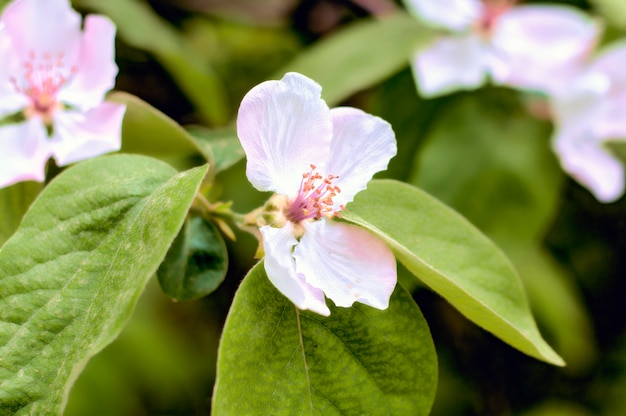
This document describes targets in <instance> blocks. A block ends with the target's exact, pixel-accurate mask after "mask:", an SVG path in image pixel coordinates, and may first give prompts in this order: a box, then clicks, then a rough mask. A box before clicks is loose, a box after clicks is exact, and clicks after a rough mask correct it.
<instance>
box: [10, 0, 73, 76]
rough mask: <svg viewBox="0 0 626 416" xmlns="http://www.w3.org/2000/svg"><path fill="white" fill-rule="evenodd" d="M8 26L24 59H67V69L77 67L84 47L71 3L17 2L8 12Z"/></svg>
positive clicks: (48, 0)
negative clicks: (81, 48)
mask: <svg viewBox="0 0 626 416" xmlns="http://www.w3.org/2000/svg"><path fill="white" fill-rule="evenodd" d="M0 22H2V23H3V24H4V27H5V28H6V30H7V32H8V35H9V37H10V38H11V41H12V42H13V44H14V47H15V49H16V51H17V52H18V53H20V55H21V56H22V59H27V58H29V56H31V55H34V57H35V58H38V59H39V58H41V59H43V58H44V55H46V54H47V55H48V56H49V57H48V58H47V59H56V58H58V56H59V54H62V55H63V60H64V63H65V64H66V65H69V66H71V65H73V64H74V63H75V62H76V59H77V57H78V50H79V45H80V38H81V33H80V25H81V18H80V15H79V14H78V13H77V12H76V11H74V10H73V9H72V8H71V7H70V4H69V2H68V0H46V1H40V0H17V1H14V2H13V3H11V5H9V7H7V9H6V10H5V11H4V14H3V15H2V18H0Z"/></svg>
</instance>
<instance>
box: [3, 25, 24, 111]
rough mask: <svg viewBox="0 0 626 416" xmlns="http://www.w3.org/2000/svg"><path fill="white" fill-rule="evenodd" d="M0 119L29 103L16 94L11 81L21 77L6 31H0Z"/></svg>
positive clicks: (18, 64) (21, 95)
mask: <svg viewBox="0 0 626 416" xmlns="http://www.w3.org/2000/svg"><path fill="white" fill-rule="evenodd" d="M0 56H2V65H0V117H4V116H8V115H11V114H14V113H16V112H18V111H19V110H22V109H24V108H26V106H28V104H29V103H30V100H29V98H28V97H27V96H26V95H25V94H23V93H21V92H18V91H17V89H16V87H15V85H14V83H13V80H14V79H20V78H21V77H22V75H23V74H22V72H23V71H22V66H21V64H20V62H21V61H20V57H19V56H18V54H17V53H16V51H15V49H14V47H13V44H12V43H11V39H10V38H9V37H8V35H7V32H6V30H0Z"/></svg>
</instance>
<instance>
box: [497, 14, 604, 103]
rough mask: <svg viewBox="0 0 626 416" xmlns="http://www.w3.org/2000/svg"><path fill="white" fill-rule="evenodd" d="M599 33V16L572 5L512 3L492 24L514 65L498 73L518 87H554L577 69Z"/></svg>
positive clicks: (505, 56) (501, 48) (499, 79)
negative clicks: (597, 17) (505, 71)
mask: <svg viewBox="0 0 626 416" xmlns="http://www.w3.org/2000/svg"><path fill="white" fill-rule="evenodd" d="M599 35H600V26H599V25H598V24H597V22H596V21H595V20H593V19H591V18H590V17H589V15H587V14H586V13H584V12H582V11H580V10H578V9H576V8H574V7H567V6H549V5H528V6H518V7H513V8H511V9H509V10H508V11H507V12H505V13H503V14H502V15H501V16H500V17H499V19H498V20H497V21H496V24H495V26H494V28H493V34H492V43H493V45H494V48H495V50H496V51H497V54H498V55H499V56H501V57H502V59H504V60H505V61H507V63H508V65H509V67H510V70H509V71H508V72H507V73H506V74H503V75H500V74H498V73H496V74H494V78H495V80H496V81H497V82H499V83H503V84H508V85H512V86H516V87H522V88H529V89H535V90H540V91H546V92H549V91H554V90H555V89H557V88H559V87H561V86H562V85H564V84H565V83H567V81H568V78H569V77H572V76H574V75H575V74H576V73H577V72H578V71H579V69H580V67H581V65H582V63H583V61H584V60H585V58H586V57H587V56H588V55H589V53H590V52H591V51H592V50H593V47H594V46H595V44H596V41H597V39H598V37H599Z"/></svg>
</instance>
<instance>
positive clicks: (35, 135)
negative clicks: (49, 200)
mask: <svg viewBox="0 0 626 416" xmlns="http://www.w3.org/2000/svg"><path fill="white" fill-rule="evenodd" d="M0 148H1V149H2V158H3V160H2V163H0V188H4V187H5V186H9V185H12V184H14V183H16V182H21V181H28V180H34V181H38V182H43V180H44V179H45V167H46V162H47V161H48V158H49V157H50V148H49V146H48V140H47V138H46V130H45V127H44V126H43V124H42V123H41V120H39V119H36V118H34V119H31V120H27V121H25V122H23V123H19V124H8V125H4V126H2V127H0Z"/></svg>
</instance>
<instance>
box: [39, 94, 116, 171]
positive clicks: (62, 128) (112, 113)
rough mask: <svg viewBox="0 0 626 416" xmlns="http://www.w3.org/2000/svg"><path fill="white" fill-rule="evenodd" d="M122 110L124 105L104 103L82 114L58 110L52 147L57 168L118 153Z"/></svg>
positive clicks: (55, 117) (55, 116)
mask: <svg viewBox="0 0 626 416" xmlns="http://www.w3.org/2000/svg"><path fill="white" fill-rule="evenodd" d="M125 110H126V107H125V106H124V105H120V104H114V103H109V102H104V103H102V104H101V105H100V106H98V107H96V108H94V109H93V110H90V111H88V112H87V113H84V114H83V113H78V112H70V111H57V112H56V113H55V115H54V137H53V140H52V143H51V145H52V150H53V153H54V159H55V160H56V161H57V163H58V165H59V166H65V165H68V164H70V163H74V162H78V161H79V160H84V159H88V158H91V157H94V156H98V155H101V154H104V153H108V152H114V151H116V150H119V149H120V147H121V143H122V140H121V134H122V119H123V118H124V112H125Z"/></svg>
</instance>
